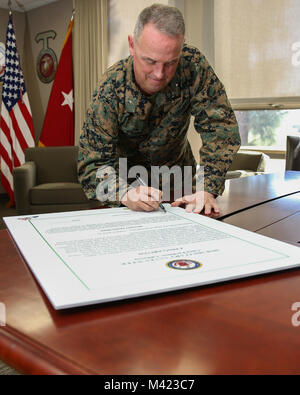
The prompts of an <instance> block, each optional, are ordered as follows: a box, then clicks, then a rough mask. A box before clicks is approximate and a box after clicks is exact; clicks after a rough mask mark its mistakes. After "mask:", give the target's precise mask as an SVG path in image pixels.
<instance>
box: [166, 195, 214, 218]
mask: <svg viewBox="0 0 300 395" xmlns="http://www.w3.org/2000/svg"><path fill="white" fill-rule="evenodd" d="M183 204H185V211H186V212H188V213H191V212H194V213H200V212H201V211H202V210H203V209H204V214H205V215H210V214H212V212H214V213H216V214H218V213H219V208H218V205H217V202H216V199H215V197H214V195H212V194H211V193H209V192H205V191H198V192H196V193H193V194H192V195H186V196H183V197H181V198H179V199H176V200H175V202H173V203H172V204H171V206H172V207H178V206H182V205H183Z"/></svg>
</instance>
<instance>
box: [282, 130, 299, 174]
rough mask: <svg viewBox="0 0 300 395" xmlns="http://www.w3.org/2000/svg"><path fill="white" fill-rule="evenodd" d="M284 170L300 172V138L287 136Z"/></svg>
mask: <svg viewBox="0 0 300 395" xmlns="http://www.w3.org/2000/svg"><path fill="white" fill-rule="evenodd" d="M285 170H298V171H300V136H287V139H286V157H285Z"/></svg>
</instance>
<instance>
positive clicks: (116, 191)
mask: <svg viewBox="0 0 300 395" xmlns="http://www.w3.org/2000/svg"><path fill="white" fill-rule="evenodd" d="M116 105H117V103H116V101H114V100H112V98H111V97H109V95H108V96H107V97H106V96H104V95H102V94H101V92H100V91H98V92H96V93H95V94H94V99H93V102H92V104H91V105H90V107H89V108H88V110H87V114H86V120H85V122H84V125H83V128H82V131H81V135H80V139H79V155H78V178H79V181H80V183H81V185H82V187H83V190H84V192H85V194H86V196H87V197H88V199H98V200H100V201H101V202H103V204H107V205H111V206H115V205H120V197H122V195H123V194H124V193H125V192H126V190H127V184H125V183H120V181H119V176H118V173H119V169H118V164H119V161H118V160H119V158H118V155H117V152H116V151H117V149H116V147H117V141H118V120H117V111H116ZM120 184H122V186H121V185H120ZM119 195H121V196H119Z"/></svg>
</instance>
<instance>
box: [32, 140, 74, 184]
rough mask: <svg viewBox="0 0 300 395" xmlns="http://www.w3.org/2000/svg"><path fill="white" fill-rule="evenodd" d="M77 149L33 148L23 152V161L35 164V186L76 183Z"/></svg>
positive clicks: (69, 147) (70, 147)
mask: <svg viewBox="0 0 300 395" xmlns="http://www.w3.org/2000/svg"><path fill="white" fill-rule="evenodd" d="M77 158H78V147H75V146H68V147H34V148H27V149H26V150H25V161H26V162H29V161H32V162H35V164H36V171H37V184H46V183H52V182H78V176H77Z"/></svg>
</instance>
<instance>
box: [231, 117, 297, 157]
mask: <svg viewBox="0 0 300 395" xmlns="http://www.w3.org/2000/svg"><path fill="white" fill-rule="evenodd" d="M235 115H236V117H237V120H238V124H239V128H240V135H241V140H242V146H243V147H244V148H245V147H248V148H249V147H260V148H263V147H268V148H269V149H272V150H273V151H284V150H285V149H286V136H300V110H299V109H297V110H295V109H293V110H286V109H283V110H248V111H235Z"/></svg>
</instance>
